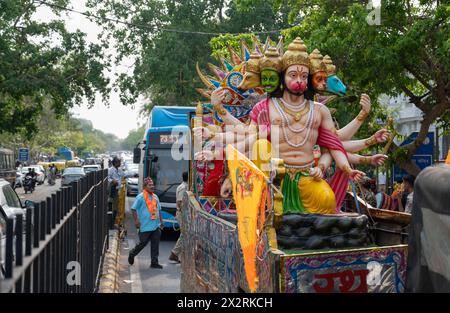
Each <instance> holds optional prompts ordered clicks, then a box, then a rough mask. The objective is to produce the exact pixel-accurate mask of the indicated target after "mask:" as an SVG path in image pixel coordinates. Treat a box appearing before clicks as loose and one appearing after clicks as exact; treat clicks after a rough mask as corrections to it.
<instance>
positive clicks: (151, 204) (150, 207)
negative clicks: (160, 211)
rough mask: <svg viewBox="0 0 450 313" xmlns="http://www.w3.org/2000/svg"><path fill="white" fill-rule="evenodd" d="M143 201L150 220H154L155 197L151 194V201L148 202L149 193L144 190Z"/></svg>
mask: <svg viewBox="0 0 450 313" xmlns="http://www.w3.org/2000/svg"><path fill="white" fill-rule="evenodd" d="M144 199H145V204H146V205H147V208H148V211H149V212H150V216H151V218H152V220H156V197H155V195H154V194H153V193H152V200H150V197H149V193H148V192H147V191H146V190H144Z"/></svg>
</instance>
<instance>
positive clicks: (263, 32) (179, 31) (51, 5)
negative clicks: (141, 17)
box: [38, 0, 287, 36]
mask: <svg viewBox="0 0 450 313" xmlns="http://www.w3.org/2000/svg"><path fill="white" fill-rule="evenodd" d="M38 2H39V3H41V4H43V5H46V6H49V7H54V8H57V9H60V10H63V11H69V12H72V13H77V14H81V15H84V16H86V17H88V18H94V19H97V20H100V21H109V22H114V23H118V24H123V25H126V26H130V27H135V28H143V29H149V30H152V31H153V30H154V28H153V27H151V26H149V25H143V24H135V23H130V22H127V21H122V20H119V19H115V18H110V17H101V16H98V15H95V14H91V13H89V12H82V11H78V10H75V9H71V8H67V7H64V6H61V5H58V4H54V3H48V2H46V1H43V0H39V1H38ZM158 30H159V31H163V32H172V33H182V34H195V35H211V36H219V35H233V36H237V35H242V34H258V35H261V34H274V33H280V32H281V31H283V30H287V28H284V29H277V30H269V31H260V32H251V33H247V32H244V33H215V32H201V31H187V30H180V29H168V28H159V29H158Z"/></svg>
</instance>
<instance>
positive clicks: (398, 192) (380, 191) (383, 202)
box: [358, 173, 415, 213]
mask: <svg viewBox="0 0 450 313" xmlns="http://www.w3.org/2000/svg"><path fill="white" fill-rule="evenodd" d="M414 181H415V177H414V176H412V175H409V174H408V175H405V176H403V178H402V180H399V181H396V182H395V183H394V187H393V191H392V192H389V191H388V190H387V188H386V176H385V174H384V173H381V175H379V177H378V184H377V183H376V182H375V180H371V179H370V178H365V179H363V181H362V182H361V185H360V186H361V189H360V190H359V192H358V194H359V196H360V197H361V198H362V199H363V200H364V201H366V202H367V203H368V204H370V205H371V206H372V207H375V208H377V209H383V210H391V211H397V212H404V213H411V211H412V203H413V196H414Z"/></svg>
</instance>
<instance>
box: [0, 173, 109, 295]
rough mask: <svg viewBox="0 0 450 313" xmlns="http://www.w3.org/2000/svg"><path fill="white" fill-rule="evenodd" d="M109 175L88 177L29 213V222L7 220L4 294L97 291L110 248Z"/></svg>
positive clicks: (0, 287)
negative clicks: (108, 215) (105, 255)
mask: <svg viewBox="0 0 450 313" xmlns="http://www.w3.org/2000/svg"><path fill="white" fill-rule="evenodd" d="M107 176H108V170H102V171H96V172H91V173H88V174H87V175H86V176H85V177H84V178H82V179H80V180H78V181H76V182H73V183H72V184H71V185H70V186H67V187H61V189H60V190H58V191H57V192H56V193H54V194H52V195H51V196H50V197H48V198H47V199H46V201H42V202H40V203H36V204H35V207H34V209H30V208H28V209H27V210H26V216H25V219H23V217H22V216H21V215H18V216H16V218H15V220H13V219H8V220H7V221H6V238H5V241H6V242H5V244H4V246H5V251H2V253H0V255H1V254H3V256H4V258H3V259H4V277H3V278H0V292H1V293H5V292H16V293H22V292H25V293H29V292H33V293H35V292H60V293H79V292H80V293H91V292H95V291H96V287H97V285H98V281H99V276H100V269H101V266H102V261H103V255H104V252H105V251H106V249H107V246H108V221H107V213H108V212H107V210H108V206H107V184H108V182H107ZM3 252H4V253H3Z"/></svg>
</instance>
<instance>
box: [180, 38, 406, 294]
mask: <svg viewBox="0 0 450 313" xmlns="http://www.w3.org/2000/svg"><path fill="white" fill-rule="evenodd" d="M230 55H231V61H227V60H225V59H222V60H221V61H222V65H223V66H222V67H217V66H214V65H212V64H208V67H209V69H210V71H211V72H212V73H213V74H214V76H209V75H207V74H205V73H204V72H203V71H201V70H200V67H199V66H197V71H198V74H199V76H200V78H201V80H202V82H203V83H204V84H205V86H206V88H205V89H198V91H199V93H201V94H202V95H204V96H205V97H207V98H208V99H209V101H208V102H205V103H199V104H198V105H197V109H196V112H195V113H194V112H192V113H191V114H189V120H190V127H191V133H192V134H193V135H192V136H191V138H190V140H191V142H190V145H189V146H190V150H189V151H190V155H191V161H190V171H189V173H190V181H189V186H190V188H189V191H188V192H187V193H185V195H184V198H183V206H182V212H181V218H182V225H183V227H182V228H181V232H182V234H183V253H182V256H181V266H182V274H181V291H182V292H240V291H243V292H286V293H303V292H308V293H309V292H315V293H319V292H394V293H399V292H403V291H404V290H405V281H406V261H407V245H406V244H405V243H406V242H407V239H406V236H407V227H408V224H409V219H410V216H409V214H406V213H399V212H392V211H389V210H380V209H376V208H374V207H372V206H371V205H370V204H368V203H367V202H366V201H365V200H364V199H361V198H360V197H359V196H358V195H357V194H356V193H355V192H354V190H353V191H352V189H351V188H349V186H350V185H352V184H353V185H354V184H357V182H358V180H359V177H360V176H361V175H363V173H362V172H360V171H358V170H356V166H357V165H358V164H372V165H374V166H377V165H379V164H381V163H382V162H384V160H385V158H386V156H381V155H375V156H360V155H357V154H356V152H357V151H359V150H361V149H363V148H366V147H368V146H370V145H373V144H378V143H382V142H384V141H386V140H388V138H389V134H387V135H386V133H387V132H386V131H385V130H382V131H379V132H377V133H376V134H374V135H373V136H372V137H370V138H368V139H365V140H359V141H357V140H352V137H353V135H354V134H355V133H356V131H357V130H358V129H359V127H360V126H361V124H362V123H363V121H364V119H365V118H366V117H367V115H368V112H367V110H364V109H363V110H361V113H360V114H359V115H358V116H357V117H355V120H354V121H352V122H351V123H350V124H349V125H347V126H346V127H344V128H342V129H340V130H337V129H336V128H335V127H332V125H334V124H330V122H329V120H327V118H328V115H327V114H328V113H327V112H328V111H327V109H326V106H325V104H326V103H327V102H328V101H330V100H332V99H334V98H335V97H338V96H343V95H345V93H346V87H345V85H344V84H343V83H342V82H341V81H340V80H339V78H338V77H337V76H336V69H335V67H334V65H333V64H332V60H331V58H330V57H329V56H325V57H323V56H322V55H321V54H320V52H319V51H318V50H317V49H316V50H314V51H313V52H311V53H310V54H308V53H307V48H306V46H305V44H304V43H303V41H302V40H301V39H300V38H297V39H295V40H294V41H293V42H292V43H291V44H290V45H289V46H288V49H287V51H286V52H284V49H283V44H282V42H281V41H280V42H279V43H278V44H277V45H274V44H273V43H272V42H271V41H270V39H269V40H268V41H266V43H265V45H264V46H262V45H261V44H260V43H259V42H258V41H257V40H256V39H255V41H254V47H253V50H252V52H250V49H249V48H248V47H247V45H246V44H245V43H244V42H242V51H241V53H240V54H239V53H237V52H236V51H235V50H233V49H232V48H230ZM302 71H306V73H307V74H306V77H301V76H302ZM308 72H309V75H308ZM290 73H292V75H291V74H290ZM289 75H291V76H292V77H289ZM296 75H297V76H296ZM294 76H296V77H294ZM302 79H303V80H305V81H306V80H307V81H308V82H307V84H306V85H302ZM288 100H292V102H295V101H297V100H298V101H299V103H300V100H301V102H302V103H301V104H299V105H298V110H297V107H296V105H292V103H289V101H288ZM365 102H367V100H366V98H364V99H363V97H362V100H361V103H362V105H363V106H364V104H365ZM369 106H370V102H369ZM369 110H370V109H369ZM322 111H323V112H325V113H322ZM277 123H278V124H277ZM331 123H332V122H331ZM255 126H258V127H255ZM275 126H278V127H279V128H280V130H279V132H278V134H279V137H275V136H278V135H274V134H275V128H276V127H275ZM299 126H300V127H299ZM230 127H231V130H230ZM296 127H297V128H296ZM252 129H257V130H255V132H254V133H252ZM261 129H263V130H262V131H261ZM263 133H264V134H266V135H267V133H269V136H268V137H267V136H266V137H265V138H263V139H261V137H263V136H262V135H263ZM253 134H256V135H257V136H256V137H257V139H255V140H253V141H252V139H251V138H252V135H253ZM302 134H303V135H302ZM311 134H312V135H311ZM239 136H241V137H245V139H243V140H242V141H239ZM230 138H234V139H236V138H238V139H237V140H234V141H233V140H232V139H230ZM249 138H250V139H249ZM278 139H279V141H278ZM245 140H247V141H245ZM241 143H242V144H241ZM358 147H359V148H358ZM358 149H359V150H358ZM275 150H279V152H278V154H277V155H275V153H274V151H275ZM261 151H265V153H261ZM295 153H297V154H295ZM292 155H295V157H292ZM303 159H304V160H306V161H307V162H304V161H303ZM303 163H305V164H306V165H305V166H303V165H302V164H303ZM349 183H350V185H349Z"/></svg>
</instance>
